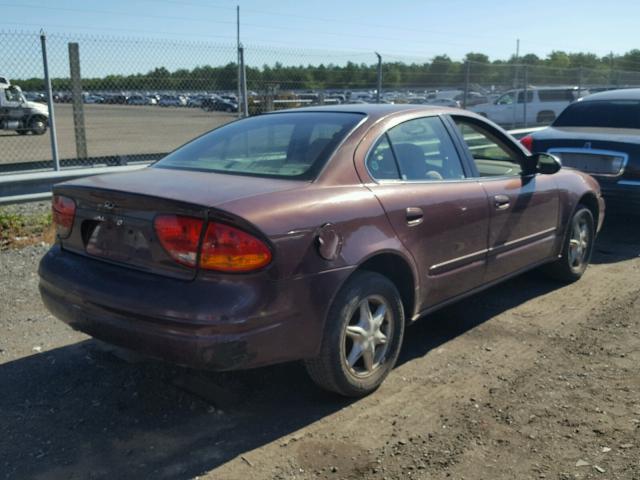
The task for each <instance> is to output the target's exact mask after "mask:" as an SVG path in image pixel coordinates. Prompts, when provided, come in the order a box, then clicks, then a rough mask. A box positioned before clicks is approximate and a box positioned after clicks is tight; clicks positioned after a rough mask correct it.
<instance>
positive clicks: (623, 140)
mask: <svg viewBox="0 0 640 480" xmlns="http://www.w3.org/2000/svg"><path fill="white" fill-rule="evenodd" d="M521 142H522V144H523V145H524V146H525V147H527V148H528V149H529V150H531V151H532V152H547V153H552V154H554V155H556V156H557V157H559V158H560V160H561V161H562V164H563V166H565V167H572V168H575V169H578V170H582V171H583V172H586V173H589V174H591V175H592V176H593V177H595V178H596V179H597V180H598V181H599V182H600V187H601V188H602V193H603V196H604V197H605V199H606V200H607V203H608V204H609V205H611V206H614V208H615V207H616V206H617V207H618V208H621V207H622V208H624V209H625V210H628V209H629V208H630V209H632V210H635V211H636V212H640V88H630V89H623V90H610V91H606V92H601V93H596V94H593V95H589V96H587V97H584V98H582V99H580V100H578V101H576V102H574V103H572V104H571V105H569V106H568V107H567V108H566V109H565V110H564V111H563V112H562V113H561V114H560V116H559V117H558V118H557V119H556V120H555V121H554V122H553V123H552V124H551V126H550V127H549V128H545V129H544V130H540V131H539V132H535V133H533V134H531V135H527V136H526V137H524V138H522V139H521Z"/></svg>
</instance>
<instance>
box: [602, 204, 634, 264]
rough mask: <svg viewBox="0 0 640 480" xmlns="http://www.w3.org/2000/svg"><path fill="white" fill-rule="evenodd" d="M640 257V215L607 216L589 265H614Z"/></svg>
mask: <svg viewBox="0 0 640 480" xmlns="http://www.w3.org/2000/svg"><path fill="white" fill-rule="evenodd" d="M638 257H640V214H636V215H633V214H627V215H623V214H609V213H607V216H606V217H605V221H604V225H603V226H602V230H600V234H599V235H598V238H597V241H596V244H595V248H594V250H593V255H592V257H591V263H593V264H603V263H616V262H622V261H625V260H629V259H631V258H638Z"/></svg>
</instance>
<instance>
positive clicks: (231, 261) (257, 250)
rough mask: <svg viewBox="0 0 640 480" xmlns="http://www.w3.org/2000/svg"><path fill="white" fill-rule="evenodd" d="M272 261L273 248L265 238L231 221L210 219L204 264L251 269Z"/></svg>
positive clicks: (228, 269) (227, 269)
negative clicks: (249, 232) (215, 221)
mask: <svg viewBox="0 0 640 480" xmlns="http://www.w3.org/2000/svg"><path fill="white" fill-rule="evenodd" d="M269 262H271V250H269V247H268V246H267V245H266V244H265V243H264V242H263V241H262V240H260V239H258V238H256V237H254V236H253V235H250V234H248V233H246V232H243V231H242V230H239V229H237V228H234V227H231V226H229V225H223V224H220V223H213V222H212V223H209V226H208V228H207V233H206V235H205V237H204V242H203V243H202V253H201V255H200V266H201V267H202V268H206V269H207V270H218V271H221V272H248V271H251V270H257V269H258V268H262V267H264V266H266V265H268V264H269Z"/></svg>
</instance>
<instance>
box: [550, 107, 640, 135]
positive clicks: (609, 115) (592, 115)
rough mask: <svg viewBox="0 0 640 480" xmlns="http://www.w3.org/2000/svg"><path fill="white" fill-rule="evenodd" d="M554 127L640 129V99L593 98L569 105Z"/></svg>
mask: <svg viewBox="0 0 640 480" xmlns="http://www.w3.org/2000/svg"><path fill="white" fill-rule="evenodd" d="M553 126H554V127H600V128H636V129H640V101H637V100H593V101H586V102H576V103H573V104H571V105H569V106H568V107H567V108H565V109H564V111H563V112H562V113H561V114H560V116H559V117H558V118H557V119H556V121H555V122H553Z"/></svg>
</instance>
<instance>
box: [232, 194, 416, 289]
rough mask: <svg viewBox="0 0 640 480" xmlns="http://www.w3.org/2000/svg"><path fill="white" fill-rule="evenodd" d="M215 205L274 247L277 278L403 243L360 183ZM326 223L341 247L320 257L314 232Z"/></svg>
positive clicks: (340, 264) (343, 263)
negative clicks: (247, 224)
mask: <svg viewBox="0 0 640 480" xmlns="http://www.w3.org/2000/svg"><path fill="white" fill-rule="evenodd" d="M220 208H222V209H224V210H227V211H229V212H232V213H233V214H235V215H239V216H241V217H243V218H246V219H247V220H248V221H249V222H251V223H252V224H253V225H255V226H256V227H257V228H259V229H260V231H262V232H263V233H264V234H265V235H266V236H267V237H268V238H269V239H270V241H271V242H272V243H273V245H274V247H275V255H274V261H275V265H274V268H277V272H278V277H279V278H281V279H284V278H288V277H291V276H300V275H310V274H314V273H318V272H322V271H327V270H332V269H337V268H347V267H353V266H356V265H358V264H359V263H360V262H361V261H362V260H363V259H365V258H367V257H369V256H370V255H372V254H373V253H375V252H378V251H384V250H397V251H400V252H404V248H403V247H402V245H401V244H400V242H399V241H398V240H397V238H396V236H395V234H394V232H393V230H392V229H391V226H390V224H389V222H388V220H387V217H386V215H385V213H384V211H383V210H382V207H381V206H380V203H379V202H378V200H377V199H376V197H375V196H374V195H373V193H372V192H371V191H369V190H368V189H367V188H365V187H364V186H362V185H359V184H358V185H345V186H321V185H318V184H309V185H308V186H307V187H306V188H303V189H298V190H295V191H283V192H277V193H273V194H269V195H259V196H256V197H252V198H248V199H244V200H241V201H237V202H230V203H228V204H225V205H221V206H220ZM327 223H331V224H333V225H334V226H335V229H336V231H337V232H338V234H339V235H340V239H341V248H340V251H339V254H338V255H337V257H336V258H335V259H333V260H327V259H325V258H322V256H321V255H320V254H319V251H318V244H317V238H316V237H317V233H318V231H319V229H320V228H321V227H322V226H323V225H325V224H327Z"/></svg>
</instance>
